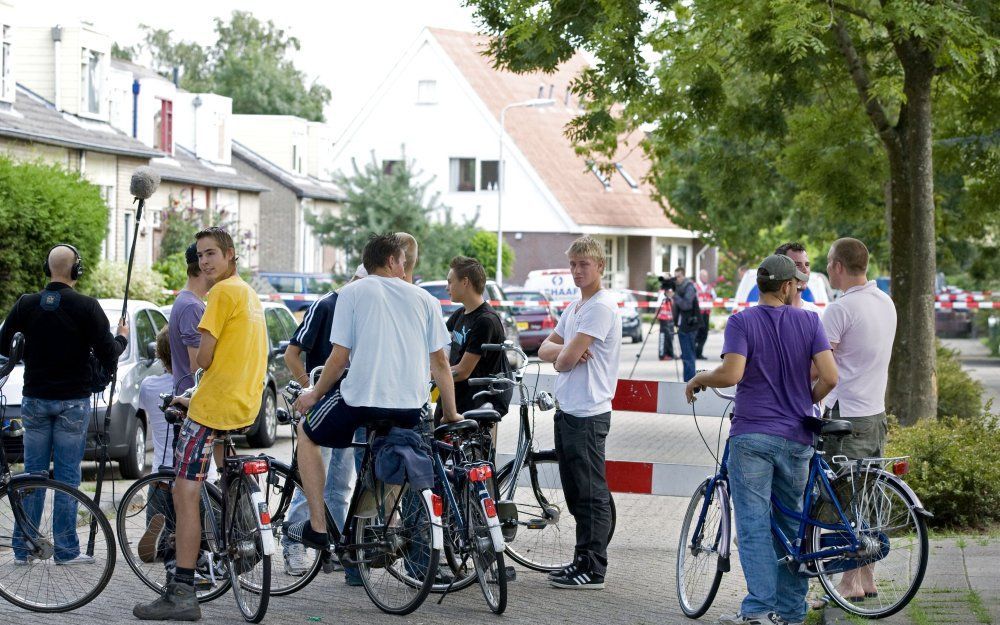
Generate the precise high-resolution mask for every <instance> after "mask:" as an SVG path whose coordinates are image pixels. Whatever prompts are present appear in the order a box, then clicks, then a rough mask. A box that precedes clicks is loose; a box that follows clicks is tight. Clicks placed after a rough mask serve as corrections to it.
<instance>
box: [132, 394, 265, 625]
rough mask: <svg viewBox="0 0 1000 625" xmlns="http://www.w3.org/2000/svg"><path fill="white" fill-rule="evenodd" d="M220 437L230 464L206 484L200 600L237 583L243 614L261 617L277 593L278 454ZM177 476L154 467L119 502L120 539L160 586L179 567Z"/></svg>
mask: <svg viewBox="0 0 1000 625" xmlns="http://www.w3.org/2000/svg"><path fill="white" fill-rule="evenodd" d="M198 378H199V376H197V375H196V382H195V384H196V386H195V387H193V388H192V389H190V390H189V391H188V392H187V393H186V394H187V395H188V396H190V394H192V393H193V391H194V389H195V388H196V387H197V381H198ZM160 397H161V399H162V400H163V402H164V408H165V410H164V416H165V418H166V419H167V422H168V423H169V424H174V423H180V422H181V421H183V419H184V416H185V411H184V409H183V407H182V406H178V405H176V404H175V405H170V403H171V401H172V400H173V396H172V395H170V394H165V395H161V396H160ZM215 444H216V445H223V446H224V450H225V451H224V454H223V466H222V470H221V471H220V478H219V481H218V484H213V483H211V482H208V481H205V482H204V483H203V485H202V489H201V506H200V509H201V525H202V538H201V548H200V553H199V556H198V561H197V565H196V579H195V589H196V591H197V595H198V601H199V602H206V601H211V600H213V599H216V598H218V597H220V596H222V595H223V594H224V593H225V592H226V591H227V590H229V589H230V588H232V590H233V594H234V596H235V597H236V605H237V606H238V607H239V609H240V613H241V614H242V615H243V618H244V619H245V620H246V621H248V622H250V623H259V622H260V621H261V620H262V619H263V618H264V615H265V613H266V612H267V605H268V601H269V599H270V595H271V555H272V554H273V553H274V544H275V543H274V533H273V531H272V529H271V519H270V516H269V514H268V510H267V508H266V506H265V505H264V503H265V498H264V494H263V493H262V491H261V486H262V484H263V482H265V481H266V479H267V477H268V475H269V473H270V467H271V458H269V457H268V456H265V455H257V456H247V455H237V454H236V446H235V444H234V443H233V441H232V438H231V437H230V434H229V433H226V434H225V435H224V436H221V437H219V438H217V439H216V440H215ZM175 479H176V472H175V471H174V469H172V468H167V469H161V470H160V471H157V472H156V473H151V474H150V475H147V476H146V477H144V478H142V479H141V480H139V481H137V482H135V483H134V484H133V485H132V486H131V487H129V489H128V490H127V491H125V495H124V496H123V497H122V500H121V502H120V503H119V505H118V511H117V512H118V514H117V519H116V525H117V529H118V543H119V545H120V546H121V549H122V554H123V555H124V556H125V561H126V562H127V563H128V565H129V567H130V568H131V569H132V571H133V572H135V574H136V575H137V576H138V577H139V579H140V580H142V582H143V583H144V584H146V585H147V586H149V587H150V588H151V589H153V590H155V591H156V592H163V590H164V588H165V586H166V585H167V583H168V582H169V581H170V579H171V576H172V574H173V567H172V566H171V563H172V560H173V554H174V551H175V532H176V516H175V515H174V508H173V503H172V500H171V495H170V493H171V490H172V488H173V483H174V480H175Z"/></svg>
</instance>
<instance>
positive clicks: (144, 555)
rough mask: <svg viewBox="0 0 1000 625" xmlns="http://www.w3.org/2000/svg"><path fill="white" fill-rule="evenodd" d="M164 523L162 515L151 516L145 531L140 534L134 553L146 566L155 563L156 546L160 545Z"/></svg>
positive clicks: (164, 519)
mask: <svg viewBox="0 0 1000 625" xmlns="http://www.w3.org/2000/svg"><path fill="white" fill-rule="evenodd" d="M166 521H167V519H166V517H164V516H163V515H162V514H155V515H153V518H152V519H150V520H149V525H147V526H146V531H145V532H143V534H142V538H140V539H139V547H138V548H137V549H136V553H138V554H139V559H140V560H142V561H143V562H145V563H146V564H149V563H151V562H155V561H156V546H157V545H158V544H159V543H160V535H161V534H162V533H163V526H164V525H165V524H166Z"/></svg>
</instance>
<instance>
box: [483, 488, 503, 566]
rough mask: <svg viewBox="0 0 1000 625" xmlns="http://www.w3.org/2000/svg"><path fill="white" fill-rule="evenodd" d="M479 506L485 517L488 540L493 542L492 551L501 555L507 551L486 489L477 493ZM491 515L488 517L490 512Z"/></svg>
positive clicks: (493, 505) (494, 508) (495, 512)
mask: <svg viewBox="0 0 1000 625" xmlns="http://www.w3.org/2000/svg"><path fill="white" fill-rule="evenodd" d="M479 505H480V507H482V509H483V514H484V515H485V516H486V525H487V527H489V528H490V538H491V539H492V540H493V551H496V552H497V553H503V552H504V550H505V549H507V544H506V542H504V539H503V531H502V530H501V529H500V518H499V517H498V516H497V509H496V504H494V503H493V498H492V497H490V493H489V491H488V490H486V488H485V487H484V488H482V489H481V490H480V493H479ZM491 510H492V511H493V514H492V515H490V511H491Z"/></svg>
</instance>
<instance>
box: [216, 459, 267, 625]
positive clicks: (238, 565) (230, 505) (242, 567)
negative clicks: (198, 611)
mask: <svg viewBox="0 0 1000 625" xmlns="http://www.w3.org/2000/svg"><path fill="white" fill-rule="evenodd" d="M254 493H257V494H258V496H259V491H258V488H257V483H256V482H255V481H254V480H253V479H252V478H250V477H249V476H246V475H243V476H239V477H236V478H233V479H232V481H231V482H230V483H229V493H228V498H227V501H226V505H227V511H226V512H227V514H226V524H227V527H226V559H227V561H228V569H229V581H230V583H231V584H232V587H233V594H234V595H235V596H236V605H237V606H239V608H240V612H241V613H242V614H243V619H244V620H246V621H247V622H248V623H259V622H261V620H262V619H263V618H264V614H265V613H266V612H267V603H268V600H269V598H270V596H271V556H270V554H268V553H265V551H264V542H263V541H264V538H265V537H263V536H262V535H261V530H260V525H258V517H257V515H258V510H257V506H256V505H255V504H254V500H253V495H254ZM268 531H269V530H268ZM268 538H270V537H268Z"/></svg>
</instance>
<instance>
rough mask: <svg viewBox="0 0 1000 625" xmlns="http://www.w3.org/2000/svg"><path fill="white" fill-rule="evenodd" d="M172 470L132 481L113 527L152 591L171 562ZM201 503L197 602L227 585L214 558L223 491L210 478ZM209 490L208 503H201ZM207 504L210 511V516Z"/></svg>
mask: <svg viewBox="0 0 1000 625" xmlns="http://www.w3.org/2000/svg"><path fill="white" fill-rule="evenodd" d="M173 482H174V473H173V472H172V471H162V472H159V473H151V474H149V475H147V476H146V477H144V478H142V479H141V480H139V481H137V482H135V483H134V484H132V486H130V487H129V489H128V490H126V491H125V495H123V496H122V499H121V501H120V502H119V503H118V510H117V514H116V516H115V526H116V527H115V528H116V529H117V530H118V546H119V547H121V550H122V556H124V558H125V563H126V564H128V566H129V568H131V569H132V572H133V573H135V574H136V576H137V577H138V578H139V580H140V581H142V583H143V584H145V585H146V586H148V587H149V588H150V589H152V590H153V591H155V592H156V593H160V594H162V593H163V588H164V586H166V584H167V574H168V572H167V567H168V566H175V564H174V563H173V560H174V557H175V555H174V551H175V548H176V547H175V533H176V529H175V528H176V522H177V520H176V515H175V513H174V505H173V497H172V495H171V489H172V487H173ZM202 488H203V489H205V491H204V493H203V496H202V504H201V506H200V509H201V547H200V552H201V557H199V558H198V566H197V568H196V572H195V590H196V591H197V594H198V602H199V603H207V602H209V601H212V600H214V599H217V598H218V597H221V596H222V595H223V594H225V593H226V591H227V590H229V575H228V574H227V573H226V571H225V570H224V569H223V566H222V563H221V562H215V560H214V557H208V556H209V554H214V550H215V547H217V545H218V540H217V539H216V535H215V528H218V527H220V524H221V523H222V494H221V493H220V492H219V489H218V488H216V487H215V485H214V484H210V483H208V482H205V483H204V484H203V485H202ZM205 494H207V496H208V497H207V498H208V501H209V502H210V504H209V505H206V504H205V496H204V495H205ZM209 508H211V510H212V513H214V520H213V518H212V517H211V516H210V513H209Z"/></svg>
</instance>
